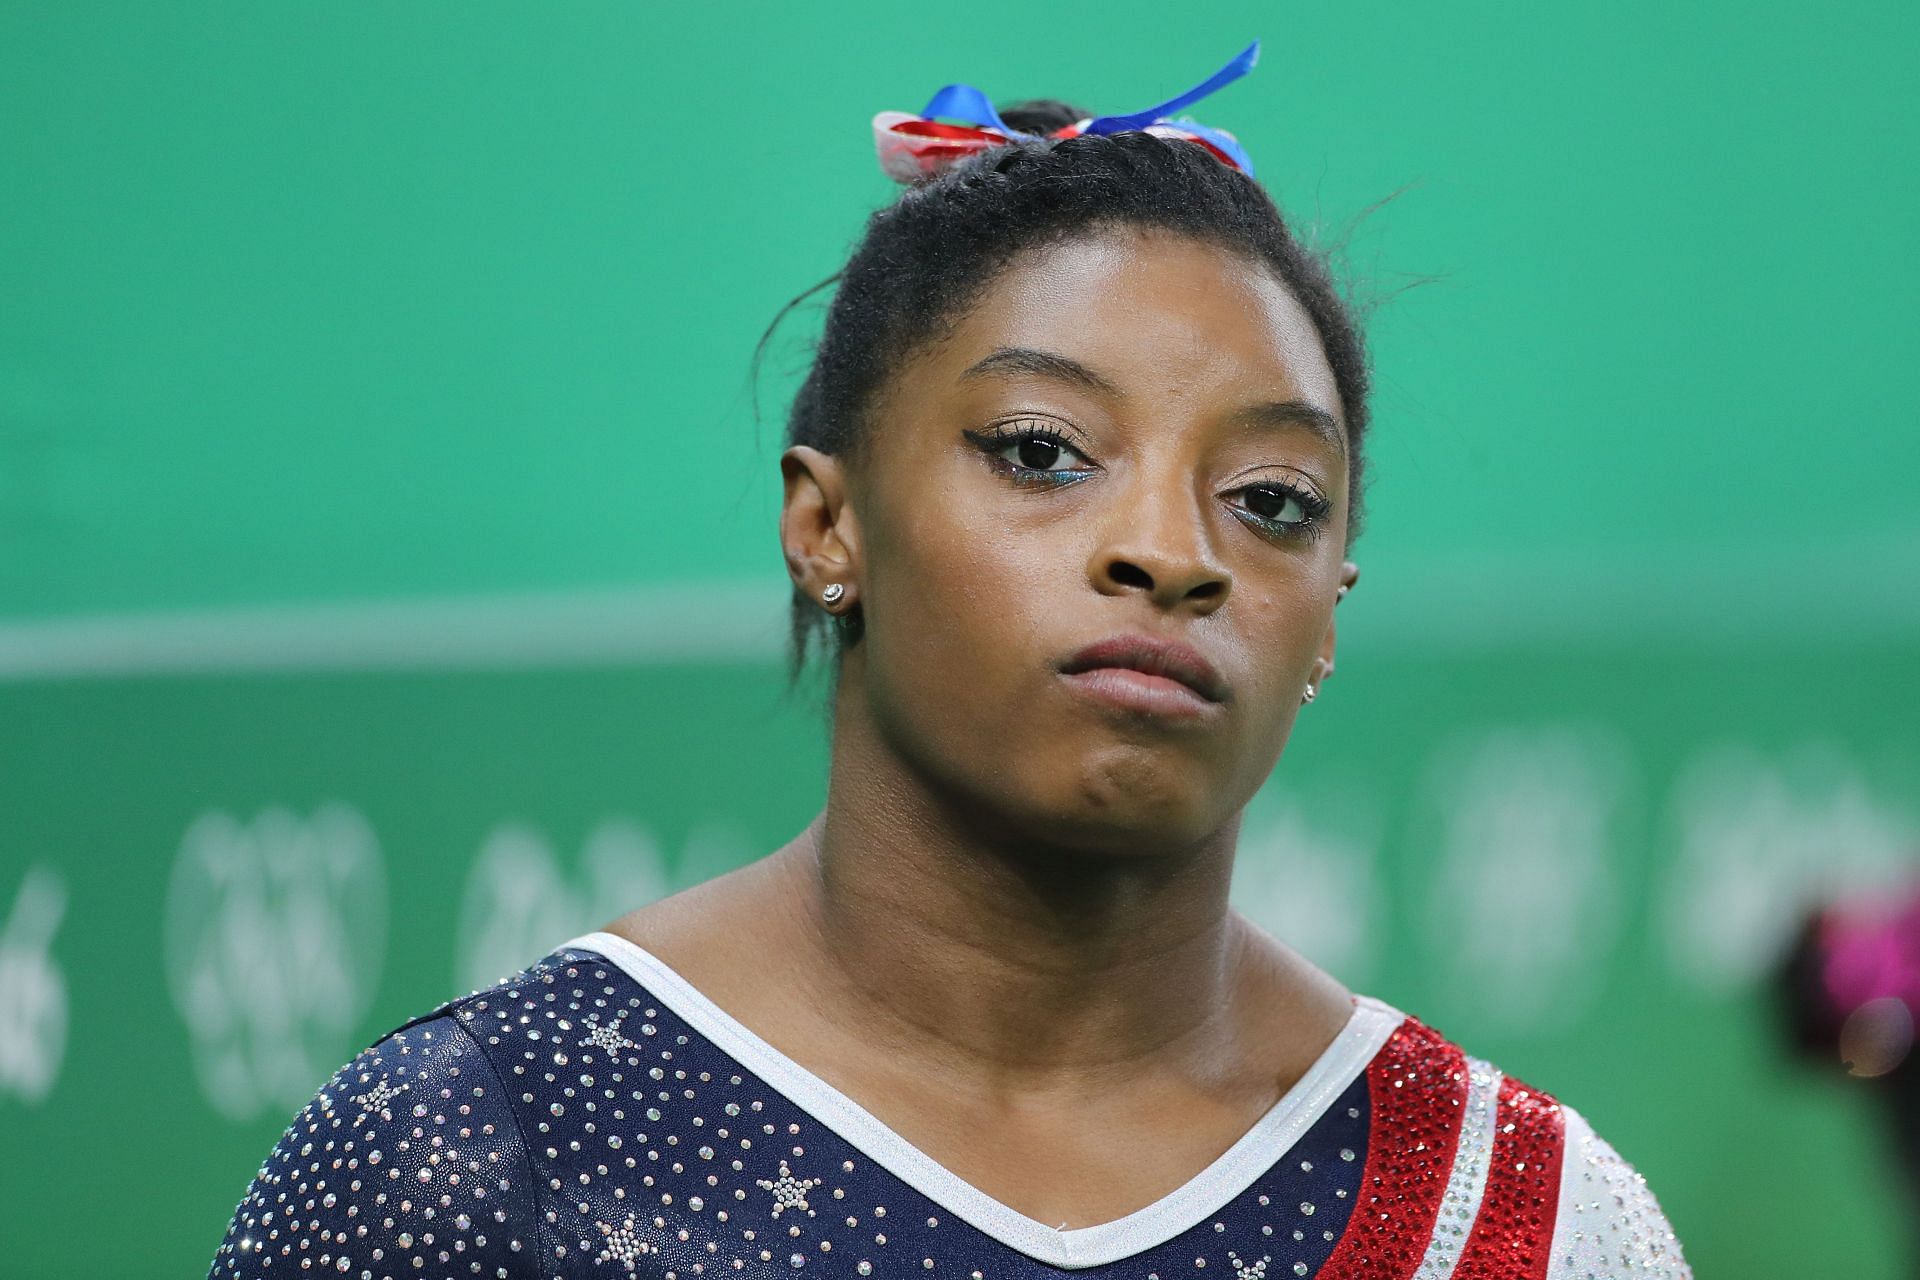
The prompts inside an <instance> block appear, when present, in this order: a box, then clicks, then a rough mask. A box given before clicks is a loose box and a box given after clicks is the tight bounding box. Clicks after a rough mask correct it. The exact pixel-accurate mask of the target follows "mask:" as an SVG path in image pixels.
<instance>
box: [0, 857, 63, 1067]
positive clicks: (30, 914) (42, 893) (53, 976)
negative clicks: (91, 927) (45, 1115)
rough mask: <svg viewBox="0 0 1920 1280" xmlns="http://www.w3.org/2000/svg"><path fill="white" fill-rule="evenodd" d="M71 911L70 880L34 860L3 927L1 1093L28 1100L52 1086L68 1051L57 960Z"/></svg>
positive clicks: (0, 939) (0, 935)
mask: <svg viewBox="0 0 1920 1280" xmlns="http://www.w3.org/2000/svg"><path fill="white" fill-rule="evenodd" d="M66 911H67V885H66V881H64V880H62V879H61V878H60V874H59V873H58V872H57V871H54V870H53V869H52V868H50V867H43V866H35V867H32V868H30V869H29V870H28V871H27V878H26V880H25V881H23V882H22V883H21V885H20V892H19V893H18V894H17V895H15V897H14V900H13V908H12V910H10V911H8V912H7V917H6V925H5V927H4V928H0V1094H4V1093H15V1094H18V1095H19V1096H20V1097H22V1098H24V1099H26V1101H28V1102H39V1101H41V1100H42V1099H44V1098H45V1097H46V1096H47V1094H48V1093H50V1092H51V1091H52V1089H53V1083H54V1081H55V1080H57V1079H58V1078H59V1076H60V1063H61V1061H62V1059H63V1058H64V1057H65V1056H66V1051H67V980H66V978H65V977H64V976H63V975H62V974H61V972H60V967H59V966H58V965H57V964H55V963H54V960H53V935H54V933H55V932H57V931H58V930H59V928H60V919H61V917H62V916H64V915H65V914H66Z"/></svg>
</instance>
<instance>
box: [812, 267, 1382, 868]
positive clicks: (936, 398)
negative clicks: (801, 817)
mask: <svg viewBox="0 0 1920 1280" xmlns="http://www.w3.org/2000/svg"><path fill="white" fill-rule="evenodd" d="M871 423H872V434H871V437H870V445H869V447H868V448H867V449H866V450H865V452H864V453H863V454H862V456H861V458H860V460H859V462H858V463H857V464H856V465H852V466H849V467H848V468H847V469H846V470H845V471H844V472H838V471H837V469H838V468H839V466H840V463H839V460H834V459H826V458H824V456H823V455H819V454H813V453H812V452H811V451H804V452H805V453H806V454H808V455H809V457H810V459H811V462H810V463H809V465H810V466H815V467H827V468H834V469H836V471H837V474H839V476H840V479H839V480H838V481H836V482H834V483H835V484H837V485H838V486H839V487H840V491H841V493H842V494H843V495H844V500H843V501H842V502H841V504H840V506H839V508H838V510H837V512H835V513H834V514H833V520H832V532H831V535H827V534H825V533H824V532H823V533H822V535H821V536H822V537H826V538H828V540H829V541H830V542H832V543H833V544H834V549H835V553H837V555H838V556H839V558H840V561H841V562H840V563H839V564H837V565H831V566H829V567H828V568H827V569H826V570H825V571H824V572H823V574H822V576H821V577H820V579H819V581H813V580H812V579H810V578H805V577H804V572H812V571H813V570H806V571H804V572H803V585H804V586H807V587H809V588H810V589H811V590H812V592H813V594H814V598H816V599H818V598H819V590H820V589H821V588H822V587H824V585H825V583H826V582H827V581H841V582H844V583H845V584H846V585H847V586H848V587H849V589H850V591H851V593H852V598H853V599H855V600H857V601H858V602H859V604H860V607H861V608H862V609H863V610H864V614H865V617H864V622H865V629H864V638H863V639H862V641H861V642H860V643H859V644H857V645H855V646H854V647H853V648H852V649H850V650H849V651H848V655H847V658H846V665H845V667H844V668H843V670H842V676H841V699H840V702H839V704H838V715H839V716H841V717H846V716H848V715H859V716H864V717H866V718H867V720H868V721H869V722H870V729H869V732H868V733H867V734H866V735H865V737H866V739H867V740H869V741H872V742H875V743H879V744H884V748H885V749H887V750H889V751H890V752H891V753H892V754H894V755H895V756H897V757H898V758H899V759H900V760H901V761H902V762H904V764H905V765H906V766H907V768H908V769H910V770H911V771H912V772H913V773H915V774H916V775H917V776H919V777H920V778H922V779H923V780H924V781H925V782H926V783H927V784H929V785H930V786H931V787H933V788H934V789H935V790H936V791H937V792H938V793H939V794H941V795H943V796H945V797H947V798H949V799H950V800H954V801H957V802H959V803H960V804H962V805H964V806H965V807H966V811H967V812H970V813H974V814H977V815H980V816H981V817H982V818H986V819H989V820H992V821H995V822H997V823H999V824H1001V825H1004V826H1006V827H1008V828H1009V829H1012V830H1015V831H1019V832H1022V833H1025V834H1026V835H1028V836H1030V837H1031V838H1034V839H1040V840H1046V841H1049V842H1054V843H1058V844H1061V845H1065V846H1067V847H1072V848H1077V849H1084V850H1105V851H1110V852H1153V851H1162V850H1165V849H1166V848H1168V846H1169V845H1170V844H1182V845H1184V844H1188V843H1191V842H1193V841H1197V840H1200V839H1202V838H1204V837H1207V836H1209V835H1211V834H1213V833H1215V832H1217V831H1219V830H1220V829H1221V828H1222V827H1223V825H1224V824H1226V823H1228V822H1230V821H1232V820H1233V819H1234V817H1235V816H1236V815H1237V814H1238V812H1239V810H1240V809H1241V808H1242V807H1243V806H1244V805H1245V804H1246V802H1247V800H1248V799H1249V798H1250V797H1251V796H1252V795H1253V793H1254V792H1255V791H1256V790H1257V789H1258V788H1259V786H1260V784H1261V783H1262V782H1263V781H1264V780H1265V778H1266V777H1267V775H1268V774H1269V773H1270V772H1271V771H1272V769H1273V766H1274V764H1275V762H1276V761H1277V760H1278V759H1279V757H1280V752H1281V750H1282V748H1283V747H1284V746H1285V745H1286V741H1287V737H1288V735H1289V733H1290V732H1291V730H1292V727H1293V720H1294V716H1295V715H1296V714H1297V713H1298V712H1299V711H1300V709H1301V693H1302V691H1303V689H1304V688H1305V686H1306V684H1307V683H1308V681H1309V680H1310V679H1311V680H1313V681H1314V682H1315V683H1316V684H1317V683H1318V682H1319V681H1320V680H1321V679H1323V678H1324V676H1325V675H1326V674H1327V673H1328V672H1329V670H1330V668H1331V664H1332V658H1333V610H1334V603H1335V600H1336V597H1337V595H1338V593H1339V588H1340V586H1341V585H1342V583H1343V581H1347V582H1350V581H1351V580H1352V578H1353V572H1354V571H1353V568H1352V566H1351V565H1350V564H1346V563H1345V561H1344V549H1345V545H1346V528H1347V518H1348V505H1347V503H1348V492H1347V476H1348V465H1347V457H1346V446H1345V431H1344V419H1343V415H1342V405H1341V403H1340V399H1339V395H1338V392H1337V390H1336V386H1335V383H1334V378H1333V373H1332V371H1331V370H1330V369H1329V367H1328V365H1327V361H1326V357H1325V354H1324V353H1323V351H1322V349H1321V345H1320V341H1319V338H1318V336H1317V334H1316V333H1315V330H1314V328H1313V324H1312V321H1311V320H1310V319H1309V318H1308V316H1307V313H1306V312H1305V310H1304V309H1303V308H1302V307H1301V306H1300V304H1299V303H1298V302H1297V301H1296V300H1295V299H1294V297H1293V296H1292V294H1291V293H1289V292H1288V290H1287V289H1286V288H1285V287H1284V286H1283V285H1281V284H1280V283H1279V281H1278V280H1277V279H1275V278H1274V277H1273V276H1272V275H1271V274H1270V273H1269V272H1268V271H1267V270H1266V269H1264V268H1262V267H1260V266H1258V265H1256V264H1253V263H1251V262H1250V261H1249V260H1247V259H1246V258H1243V257H1241V256H1238V255H1235V254H1233V253H1230V252H1228V251H1226V250H1222V249H1219V248H1215V247H1213V246H1210V245H1205V244H1201V243H1198V242H1195V241H1192V240H1189V239H1186V238H1183V237H1178V236H1174V235H1171V234H1168V233H1163V232H1162V233H1156V232H1141V231H1134V230H1116V231H1112V232H1106V233H1102V234H1099V235H1097V236H1092V237H1087V238H1081V239H1076V240H1073V241H1070V242H1067V243H1065V244H1061V245H1059V246H1056V247H1050V248H1046V249H1042V250H1036V251H1034V252H1031V253H1029V254H1027V255H1025V256H1023V257H1021V258H1019V259H1017V260H1016V261H1015V262H1014V263H1013V264H1012V266H1011V267H1010V268H1009V269H1008V270H1006V271H1005V272H1004V273H1003V274H1002V275H1001V277H1000V278H999V279H998V281H997V282H996V283H995V284H994V285H993V286H992V287H991V288H990V289H989V290H988V291H987V293H986V294H985V295H984V296H983V297H982V298H981V300H980V301H979V303H978V304H977V305H976V306H974V307H973V309H972V310H971V311H969V312H968V313H966V315H965V316H964V317H963V318H961V319H960V321H959V323H958V325H957V326H956V327H955V329H954V330H953V332H952V334H951V336H950V337H948V338H946V339H944V340H942V341H941V342H939V343H938V344H936V345H934V346H932V347H930V348H928V349H927V350H925V351H924V352H923V353H921V354H920V355H919V356H917V357H916V358H915V359H913V360H912V361H910V362H909V363H908V364H907V365H906V367H904V368H903V369H902V370H901V371H900V372H899V373H898V374H897V375H896V377H895V378H894V379H893V380H892V381H891V382H890V383H889V385H888V386H887V388H886V389H885V391H884V392H883V393H882V395H881V396H880V398H879V400H878V402H877V403H876V404H875V405H874V407H873V411H872V417H871ZM793 452H801V451H793ZM789 456H790V460H791V458H792V456H793V455H792V453H791V452H790V455H789ZM799 470H800V468H798V467H795V466H793V465H791V461H790V465H789V468H788V474H789V520H790V521H791V520H792V518H793V515H794V512H793V510H792V508H793V505H794V503H793V497H794V494H795V491H796V486H795V484H794V483H793V481H794V479H795V477H796V475H797V473H798V471H799ZM789 532H791V529H790V530H789ZM801 540H802V541H804V540H806V539H805V536H804V535H802V537H801ZM794 541H795V539H794V538H793V537H789V548H790V549H791V548H792V547H793V546H794ZM789 558H790V560H792V559H793V557H792V555H791V550H790V557H789ZM817 567H818V566H817V565H816V569H817ZM1103 646H1104V647H1103ZM1090 648H1091V649H1092V651H1091V652H1089V650H1090ZM1183 648H1184V649H1185V650H1186V651H1187V654H1186V657H1185V659H1184V660H1183V658H1182V656H1181V650H1182V649H1183ZM1194 655H1197V657H1198V659H1199V663H1198V664H1195V663H1194V662H1193V661H1192V657H1193V656H1194ZM1080 668H1085V669H1080ZM1140 668H1145V670H1141V669H1140ZM1195 686H1197V688H1196V687H1195ZM843 727H844V724H843Z"/></svg>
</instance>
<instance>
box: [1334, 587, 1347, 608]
mask: <svg viewBox="0 0 1920 1280" xmlns="http://www.w3.org/2000/svg"><path fill="white" fill-rule="evenodd" d="M1347 590H1348V588H1347V585H1346V584H1345V583H1344V582H1343V583H1341V584H1340V589H1339V590H1338V591H1336V592H1334V593H1333V602H1334V603H1335V604H1339V603H1340V602H1341V601H1342V600H1345V599H1346V598H1347Z"/></svg>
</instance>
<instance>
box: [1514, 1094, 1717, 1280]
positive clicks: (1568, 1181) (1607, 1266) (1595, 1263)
mask: <svg viewBox="0 0 1920 1280" xmlns="http://www.w3.org/2000/svg"><path fill="white" fill-rule="evenodd" d="M1562 1111H1563V1112H1564V1113H1565V1116H1566V1128H1567V1153H1566V1158H1565V1160H1564V1162H1563V1163H1562V1166H1561V1171H1560V1204H1559V1212H1558V1214H1557V1218H1556V1222H1555V1225H1554V1233H1553V1250H1552V1252H1553V1266H1552V1269H1551V1270H1550V1271H1549V1272H1548V1275H1549V1277H1550V1280H1586V1278H1587V1277H1588V1276H1629V1277H1631V1276H1642V1277H1646V1280H1686V1277H1690V1276H1691V1275H1692V1274H1693V1273H1692V1272H1691V1271H1690V1270H1688V1269H1687V1264H1686V1260H1685V1259H1684V1258H1683V1257H1682V1256H1681V1254H1680V1242H1679V1241H1678V1240H1676V1239H1674V1236H1673V1228H1672V1227H1670V1226H1668V1225H1667V1219H1666V1215H1664V1214H1662V1213H1661V1212H1660V1206H1659V1204H1658V1203H1656V1202H1655V1201H1654V1198H1653V1193H1652V1192H1651V1191H1649V1190H1648V1189H1647V1180H1646V1179H1645V1178H1643V1177H1641V1176H1640V1175H1639V1174H1638V1173H1635V1172H1634V1171H1633V1169H1632V1168H1631V1167H1629V1166H1628V1165H1627V1163H1626V1161H1624V1160H1622V1159H1621V1158H1620V1155H1619V1153H1618V1152H1616V1151H1615V1150H1614V1149H1613V1148H1612V1147H1611V1146H1610V1145H1608V1143H1607V1140H1606V1139H1605V1138H1602V1137H1601V1136H1600V1135H1599V1134H1597V1133H1595V1132H1594V1131H1593V1128H1592V1126H1591V1125H1589V1124H1588V1123H1587V1121H1586V1117H1584V1116H1582V1115H1581V1114H1580V1113H1579V1112H1578V1111H1575V1110H1574V1109H1573V1108H1572V1107H1564V1108H1562Z"/></svg>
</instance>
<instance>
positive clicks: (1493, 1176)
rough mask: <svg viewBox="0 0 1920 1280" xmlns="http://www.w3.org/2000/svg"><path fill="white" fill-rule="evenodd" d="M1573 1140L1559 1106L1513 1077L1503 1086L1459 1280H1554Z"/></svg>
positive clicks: (1457, 1269)
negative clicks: (1556, 1231)
mask: <svg viewBox="0 0 1920 1280" xmlns="http://www.w3.org/2000/svg"><path fill="white" fill-rule="evenodd" d="M1566 1137H1567V1118H1566V1114H1565V1113H1564V1112H1563V1111H1561V1109H1560V1104H1559V1103H1558V1102H1555V1101H1554V1100H1553V1099H1552V1097H1550V1096H1549V1095H1547V1094H1544V1093H1542V1092H1540V1091H1539V1090H1538V1089H1535V1088H1533V1087H1532V1086H1531V1085H1528V1084H1525V1083H1523V1082H1522V1081H1519V1080H1515V1079H1514V1078H1513V1077H1512V1076H1508V1077H1506V1078H1505V1079H1503V1080H1501V1082H1500V1110H1499V1111H1498V1113H1497V1114H1496V1115H1495V1117H1494V1133H1493V1153H1492V1155H1491V1157H1490V1158H1489V1160H1488V1163H1487V1190H1486V1194H1485V1195H1484V1196H1482V1197H1481V1200H1480V1213H1479V1215H1478V1216H1477V1217H1475V1218H1474V1220H1473V1230H1472V1232H1471V1233H1469V1234H1468V1236H1467V1243H1466V1247H1465V1248H1464V1249H1463V1250H1462V1251H1461V1254H1460V1265H1459V1266H1458V1267H1457V1268H1456V1269H1455V1270H1454V1275H1456V1276H1458V1277H1461V1280H1467V1277H1471V1278H1472V1280H1546V1275H1547V1263H1548V1262H1549V1261H1550V1260H1551V1258H1550V1252H1551V1249H1552V1247H1553V1223H1554V1217H1555V1214H1556V1213H1557V1212H1558V1210H1559V1203H1560V1162H1561V1157H1562V1155H1563V1154H1564V1152H1565V1148H1566Z"/></svg>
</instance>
